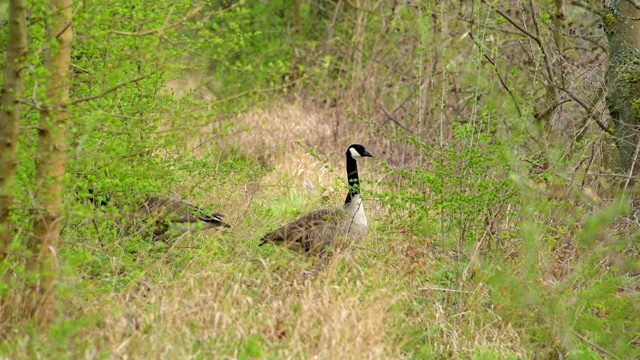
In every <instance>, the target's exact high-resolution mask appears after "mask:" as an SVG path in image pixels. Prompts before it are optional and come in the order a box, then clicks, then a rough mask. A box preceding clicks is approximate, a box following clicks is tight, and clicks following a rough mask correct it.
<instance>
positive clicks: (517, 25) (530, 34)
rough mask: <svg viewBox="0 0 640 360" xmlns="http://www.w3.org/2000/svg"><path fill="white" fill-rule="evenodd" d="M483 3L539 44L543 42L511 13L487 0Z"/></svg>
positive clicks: (483, 0)
mask: <svg viewBox="0 0 640 360" xmlns="http://www.w3.org/2000/svg"><path fill="white" fill-rule="evenodd" d="M481 1H482V3H483V4H485V5H487V6H488V7H489V8H491V10H493V11H495V12H497V13H498V14H499V15H500V16H502V17H503V18H505V20H507V21H508V22H510V23H511V25H513V26H515V27H516V28H517V29H518V30H520V31H521V32H522V33H523V34H525V35H527V36H528V37H530V38H532V39H533V40H534V41H535V42H536V43H538V46H541V44H542V42H541V41H540V39H539V38H538V37H537V36H535V35H533V34H532V33H530V32H528V31H527V30H526V29H525V28H524V27H522V26H521V25H520V24H518V23H517V22H515V21H514V20H513V19H512V18H510V17H509V15H507V14H505V13H504V12H503V11H501V10H500V9H498V8H496V7H494V6H493V5H491V4H489V3H488V2H487V0H481Z"/></svg>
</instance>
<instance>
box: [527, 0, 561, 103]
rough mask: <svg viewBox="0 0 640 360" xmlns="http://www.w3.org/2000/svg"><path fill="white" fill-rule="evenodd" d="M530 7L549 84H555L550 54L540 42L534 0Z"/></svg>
mask: <svg viewBox="0 0 640 360" xmlns="http://www.w3.org/2000/svg"><path fill="white" fill-rule="evenodd" d="M529 6H530V7H531V18H532V19H533V25H534V26H535V28H536V35H537V37H536V42H537V43H538V46H539V47H540V51H542V56H543V57H544V64H545V66H546V68H547V76H548V77H549V82H554V80H553V71H552V70H551V63H550V62H549V61H550V59H549V54H547V49H546V48H545V47H544V45H543V44H542V41H541V40H540V26H539V25H538V19H537V17H536V8H535V6H533V0H531V1H529ZM553 95H554V99H553V100H554V101H555V94H553Z"/></svg>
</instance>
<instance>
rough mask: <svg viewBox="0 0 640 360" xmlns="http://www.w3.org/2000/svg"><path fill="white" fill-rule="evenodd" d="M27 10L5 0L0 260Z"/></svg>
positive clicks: (6, 235)
mask: <svg viewBox="0 0 640 360" xmlns="http://www.w3.org/2000/svg"><path fill="white" fill-rule="evenodd" d="M26 14H27V10H26V7H25V0H10V1H9V39H8V42H7V62H6V64H5V69H4V85H3V86H2V108H1V109H0V262H1V261H2V260H4V258H5V257H6V255H7V247H8V246H9V243H10V241H11V222H10V220H9V214H10V211H11V207H12V206H13V191H14V190H13V182H14V176H15V172H16V148H17V143H18V127H19V123H20V104H19V103H18V96H20V94H21V93H22V91H23V90H24V71H23V70H24V67H25V61H26V56H27V16H26Z"/></svg>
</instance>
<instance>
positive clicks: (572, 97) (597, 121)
mask: <svg viewBox="0 0 640 360" xmlns="http://www.w3.org/2000/svg"><path fill="white" fill-rule="evenodd" d="M549 85H551V86H553V87H555V88H557V89H558V90H560V91H562V92H564V93H565V94H567V95H569V97H570V98H571V99H572V100H573V101H575V102H577V103H578V104H579V105H580V106H582V108H583V109H584V110H585V111H586V112H587V114H591V113H592V112H593V108H592V107H591V106H588V105H587V104H585V102H584V101H582V100H581V99H580V98H579V97H577V96H575V95H574V94H573V93H572V92H571V91H569V90H567V89H566V88H565V87H564V86H558V85H556V84H549ZM592 117H593V116H592ZM593 121H594V122H595V123H596V124H597V125H598V127H600V129H602V130H604V131H605V132H606V133H607V134H609V135H613V130H611V129H609V128H607V126H606V125H605V124H603V123H601V122H600V120H598V119H596V118H595V117H593Z"/></svg>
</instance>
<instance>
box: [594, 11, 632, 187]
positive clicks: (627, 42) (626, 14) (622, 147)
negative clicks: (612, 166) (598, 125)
mask: <svg viewBox="0 0 640 360" xmlns="http://www.w3.org/2000/svg"><path fill="white" fill-rule="evenodd" d="M638 6H640V5H638ZM602 19H603V22H604V25H605V31H606V33H607V39H608V40H609V67H608V69H607V73H606V82H607V87H608V90H609V93H608V95H607V107H608V108H609V113H610V114H611V117H612V118H613V122H614V127H615V130H614V136H615V141H616V146H617V148H618V152H619V158H618V168H619V169H620V170H622V171H623V172H624V173H626V174H627V175H628V177H627V180H626V182H625V184H624V185H625V187H627V186H630V185H634V184H635V183H636V180H635V177H636V176H637V175H638V173H640V162H639V161H638V157H639V154H638V153H639V152H638V150H639V142H638V140H639V139H640V137H639V135H640V131H639V130H640V127H639V126H640V70H639V69H640V55H639V49H640V20H639V19H640V10H639V9H638V7H637V5H635V4H632V1H630V0H611V1H609V3H608V4H607V6H605V8H604V9H603V11H602Z"/></svg>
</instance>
